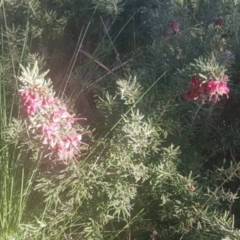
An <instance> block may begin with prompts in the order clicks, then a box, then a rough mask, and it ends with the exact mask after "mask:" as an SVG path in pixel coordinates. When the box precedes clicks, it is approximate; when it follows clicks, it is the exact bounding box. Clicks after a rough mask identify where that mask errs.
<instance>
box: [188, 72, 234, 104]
mask: <svg viewBox="0 0 240 240" xmlns="http://www.w3.org/2000/svg"><path fill="white" fill-rule="evenodd" d="M225 78H227V76H225ZM190 86H191V89H190V90H189V91H187V92H186V93H185V94H184V98H185V99H186V100H197V99H200V100H202V101H203V102H204V101H205V100H208V101H213V102H215V103H216V102H217V101H219V100H220V97H221V96H223V95H226V96H227V97H228V93H229V88H228V87H227V82H226V81H216V80H214V79H209V80H208V81H206V80H204V79H203V78H201V77H198V76H193V77H191V79H190Z"/></svg>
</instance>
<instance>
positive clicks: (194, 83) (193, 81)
mask: <svg viewBox="0 0 240 240" xmlns="http://www.w3.org/2000/svg"><path fill="white" fill-rule="evenodd" d="M190 82H191V87H192V88H198V87H199V86H200V84H201V83H202V82H203V79H202V78H201V77H198V76H193V77H191V79H190Z"/></svg>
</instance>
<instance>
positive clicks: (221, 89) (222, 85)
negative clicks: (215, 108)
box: [217, 81, 229, 97]
mask: <svg viewBox="0 0 240 240" xmlns="http://www.w3.org/2000/svg"><path fill="white" fill-rule="evenodd" d="M217 92H218V94H219V95H220V96H223V95H224V94H225V95H227V97H228V93H229V88H228V87H227V83H226V82H224V81H221V82H219V83H218V90H217Z"/></svg>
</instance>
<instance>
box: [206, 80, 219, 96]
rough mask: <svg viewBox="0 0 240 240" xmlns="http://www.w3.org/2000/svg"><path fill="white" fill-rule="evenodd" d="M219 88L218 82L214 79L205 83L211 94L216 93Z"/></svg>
mask: <svg viewBox="0 0 240 240" xmlns="http://www.w3.org/2000/svg"><path fill="white" fill-rule="evenodd" d="M217 88H218V83H217V82H216V81H214V80H210V81H208V82H206V83H205V89H206V91H207V93H209V94H214V93H216V91H217Z"/></svg>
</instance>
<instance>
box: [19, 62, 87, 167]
mask: <svg viewBox="0 0 240 240" xmlns="http://www.w3.org/2000/svg"><path fill="white" fill-rule="evenodd" d="M35 69H36V66H35ZM35 71H36V70H35ZM37 71H38V70H37ZM19 80H20V81H21V82H22V83H23V85H22V88H21V89H20V90H19V93H20V97H21V117H22V119H23V120H24V122H25V125H26V128H27V129H26V130H27V136H28V140H30V141H32V142H34V143H36V144H37V145H38V146H39V147H40V148H41V149H42V150H43V151H44V153H45V155H46V156H48V158H49V159H51V160H53V162H56V161H58V160H59V161H61V162H63V163H64V164H67V163H68V161H69V160H70V159H73V158H74V157H75V156H76V155H77V154H80V147H81V144H82V142H81V139H82V135H81V134H79V133H78V131H77V130H76V129H75V128H74V126H73V124H74V123H75V121H76V118H75V117H74V116H73V115H71V114H70V113H69V112H68V111H67V108H66V106H65V105H63V104H62V103H61V101H60V100H59V99H58V98H57V97H54V95H55V93H54V92H53V91H52V87H51V84H49V83H46V82H45V80H44V78H39V77H38V76H37V75H36V74H32V76H31V75H29V71H24V73H23V74H22V76H21V77H20V78H19ZM29 80H30V81H29ZM36 80H37V81H36Z"/></svg>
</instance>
